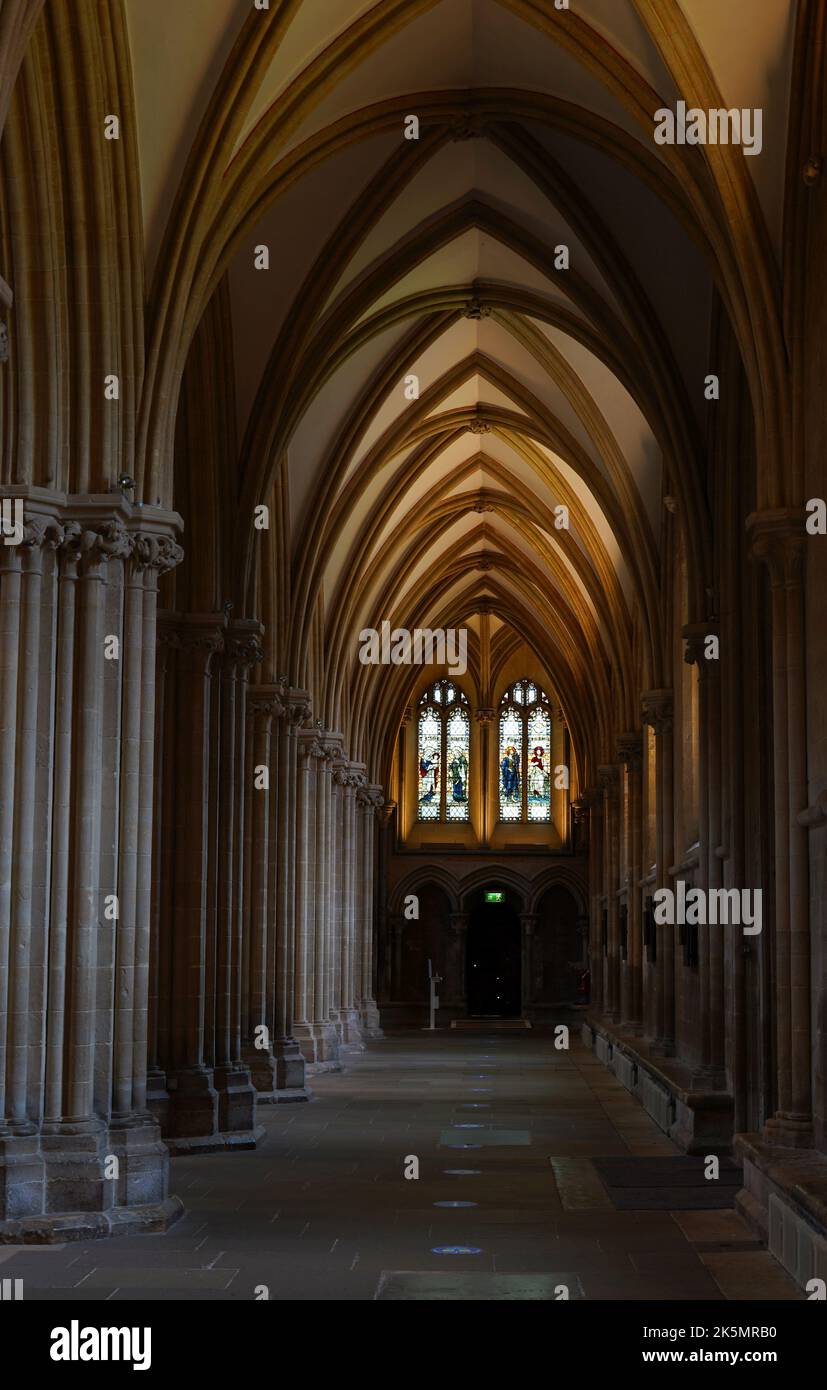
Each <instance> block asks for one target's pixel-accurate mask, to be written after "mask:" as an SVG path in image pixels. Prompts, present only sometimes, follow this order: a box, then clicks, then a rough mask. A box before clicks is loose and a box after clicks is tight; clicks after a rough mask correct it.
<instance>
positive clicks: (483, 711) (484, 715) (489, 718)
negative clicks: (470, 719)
mask: <svg viewBox="0 0 827 1390" xmlns="http://www.w3.org/2000/svg"><path fill="white" fill-rule="evenodd" d="M495 712H496V711H495V710H493V709H489V708H486V707H485V706H483V707H482V708H480V709H478V710H477V711H476V712H475V714H474V718H475V719H476V721H477V723H478V724H479V725H480V726H481V727H482V728H485V727H486V726H487V725H489V724H491V723H492V722H493V719H494V714H495Z"/></svg>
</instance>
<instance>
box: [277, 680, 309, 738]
mask: <svg viewBox="0 0 827 1390" xmlns="http://www.w3.org/2000/svg"><path fill="white" fill-rule="evenodd" d="M284 703H285V706H286V709H287V722H288V724H289V725H290V727H291V729H300V728H301V727H302V725H304V724H306V722H307V720H308V719H309V718H310V711H311V709H312V705H311V702H310V694H309V692H308V691H307V690H297V689H296V688H295V687H293V686H291V687H290V689H289V690H287V692H286V695H285V701H284Z"/></svg>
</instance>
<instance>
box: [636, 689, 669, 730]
mask: <svg viewBox="0 0 827 1390" xmlns="http://www.w3.org/2000/svg"><path fill="white" fill-rule="evenodd" d="M641 710H642V713H643V722H644V724H648V725H649V727H650V728H652V729H654V731H655V733H656V734H671V732H672V718H673V711H674V701H673V697H672V691H671V690H647V691H646V692H645V693H644V694H643V695H642V696H641Z"/></svg>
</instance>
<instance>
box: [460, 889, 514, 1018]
mask: <svg viewBox="0 0 827 1390" xmlns="http://www.w3.org/2000/svg"><path fill="white" fill-rule="evenodd" d="M497 894H500V895H501V901H488V900H487V897H486V895H488V898H494V897H495V896H496V895H497ZM518 912H519V909H518V905H517V903H516V900H515V898H514V895H513V894H511V893H509V892H508V890H507V889H504V888H501V887H500V886H499V885H498V884H497V883H496V882H495V883H492V884H491V886H490V887H489V888H481V889H479V890H478V892H476V893H475V894H474V895H473V897H472V898H471V902H470V911H469V920H468V947H467V955H466V965H467V989H468V1013H469V1016H470V1017H472V1018H519V1016H520V1013H521V1000H522V995H521V984H522V980H521V931H520V918H519V915H518Z"/></svg>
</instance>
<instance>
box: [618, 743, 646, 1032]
mask: <svg viewBox="0 0 827 1390" xmlns="http://www.w3.org/2000/svg"><path fill="white" fill-rule="evenodd" d="M617 755H618V758H619V759H620V761H621V763H623V765H624V766H625V768H626V778H627V799H626V817H627V819H626V837H625V838H626V844H627V846H628V861H627V864H626V883H627V887H628V893H627V897H628V902H627V908H628V918H627V924H628V925H627V931H628V937H627V959H626V963H625V965H623V966H621V969H622V971H623V980H622V984H621V1007H620V1014H621V1020H622V1021H623V1022H624V1023H626V1024H628V1026H629V1027H630V1028H631V1029H632V1030H633V1031H637V1030H638V1029H639V1028H640V1027H641V1026H642V1023H643V916H642V911H641V898H640V887H639V884H640V879H641V876H642V873H643V869H642V839H643V735H642V734H641V733H640V732H633V733H628V734H622V735H621V737H620V738H619V739H618V741H617Z"/></svg>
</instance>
